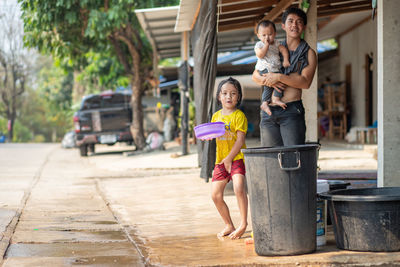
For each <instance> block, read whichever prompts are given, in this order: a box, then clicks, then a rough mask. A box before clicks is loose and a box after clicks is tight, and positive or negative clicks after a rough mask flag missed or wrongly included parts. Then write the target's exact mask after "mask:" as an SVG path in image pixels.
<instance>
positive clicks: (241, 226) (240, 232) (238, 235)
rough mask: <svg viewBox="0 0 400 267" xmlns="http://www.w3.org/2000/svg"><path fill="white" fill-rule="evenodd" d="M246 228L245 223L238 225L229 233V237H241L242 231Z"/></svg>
mask: <svg viewBox="0 0 400 267" xmlns="http://www.w3.org/2000/svg"><path fill="white" fill-rule="evenodd" d="M246 228H247V224H245V225H240V226H239V227H238V228H237V229H236V230H235V231H233V232H232V233H230V235H229V237H230V238H231V239H239V238H241V237H242V235H243V234H244V232H245V231H246Z"/></svg>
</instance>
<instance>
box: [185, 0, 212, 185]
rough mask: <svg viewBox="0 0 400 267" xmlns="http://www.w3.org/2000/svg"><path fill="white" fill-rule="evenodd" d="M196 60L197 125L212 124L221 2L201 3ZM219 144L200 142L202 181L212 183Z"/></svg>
mask: <svg viewBox="0 0 400 267" xmlns="http://www.w3.org/2000/svg"><path fill="white" fill-rule="evenodd" d="M191 38H192V39H191V42H192V51H193V58H194V68H193V78H194V82H193V88H194V99H195V103H196V124H197V125H199V124H201V123H205V122H210V121H211V116H212V114H213V112H215V102H216V101H215V99H214V95H213V91H214V83H215V77H216V74H217V1H216V0H210V1H201V7H200V12H199V15H198V17H197V20H196V23H195V25H194V27H193V30H192V35H191ZM215 149H216V144H215V140H213V141H206V142H198V145H197V151H198V155H199V156H198V161H199V166H201V172H200V177H201V178H204V179H205V180H206V181H207V182H208V178H209V177H211V175H212V170H213V167H214V163H215Z"/></svg>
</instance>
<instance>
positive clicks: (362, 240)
mask: <svg viewBox="0 0 400 267" xmlns="http://www.w3.org/2000/svg"><path fill="white" fill-rule="evenodd" d="M319 195H320V197H321V198H323V199H327V200H328V205H329V207H330V216H331V219H332V224H333V230H334V234H335V240H336V246H337V247H338V248H340V249H345V250H355V251H375V252H389V251H400V187H382V188H360V189H344V190H335V191H330V192H326V193H321V194H319Z"/></svg>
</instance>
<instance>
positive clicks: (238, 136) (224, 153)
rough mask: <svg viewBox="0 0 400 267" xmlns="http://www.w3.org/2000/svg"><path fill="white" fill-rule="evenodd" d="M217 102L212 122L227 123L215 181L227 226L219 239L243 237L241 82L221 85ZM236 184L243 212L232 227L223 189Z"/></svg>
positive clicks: (219, 143)
mask: <svg viewBox="0 0 400 267" xmlns="http://www.w3.org/2000/svg"><path fill="white" fill-rule="evenodd" d="M217 100H218V102H219V103H220V104H221V105H222V109H220V110H219V111H217V112H216V113H214V115H213V116H212V119H211V121H212V122H217V121H222V122H224V123H225V134H224V135H223V136H221V137H218V138H217V140H216V141H217V158H216V162H215V168H214V172H213V178H212V194H211V195H212V199H213V201H214V204H215V206H216V208H217V210H218V212H219V214H220V215H221V217H222V220H223V221H224V223H225V227H224V229H222V231H221V232H219V233H218V237H223V236H229V237H230V238H231V239H238V238H240V237H241V236H242V235H243V233H244V232H245V231H246V228H247V210H248V200H247V194H246V191H245V186H244V185H245V173H246V171H245V166H244V161H243V153H242V152H241V149H242V148H246V144H245V137H246V132H247V118H246V116H245V115H244V113H243V112H242V111H241V110H239V109H238V106H239V105H240V103H241V101H242V87H241V85H240V83H239V82H238V81H237V80H236V79H233V78H232V77H230V78H229V79H226V80H223V81H221V82H220V84H219V85H218V90H217ZM230 180H232V181H233V189H234V191H235V195H236V198H237V201H238V206H239V211H240V217H241V220H240V225H239V227H238V228H235V226H234V225H233V222H232V219H231V216H230V213H229V208H228V206H227V205H226V203H225V201H224V189H225V186H226V185H227V183H229V181H230Z"/></svg>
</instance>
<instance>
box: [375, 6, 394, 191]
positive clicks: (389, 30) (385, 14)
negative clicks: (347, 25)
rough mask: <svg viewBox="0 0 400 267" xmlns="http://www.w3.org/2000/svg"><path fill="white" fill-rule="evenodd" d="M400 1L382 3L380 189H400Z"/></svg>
mask: <svg viewBox="0 0 400 267" xmlns="http://www.w3.org/2000/svg"><path fill="white" fill-rule="evenodd" d="M399 8H400V1H398V0H378V6H377V11H378V13H377V19H378V29H377V31H378V68H377V69H378V70H377V71H378V186H379V187H382V186H400V164H399V159H400V113H399V106H398V105H399V103H400V90H399V84H400V34H399V33H400V31H399V24H400V20H399Z"/></svg>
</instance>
